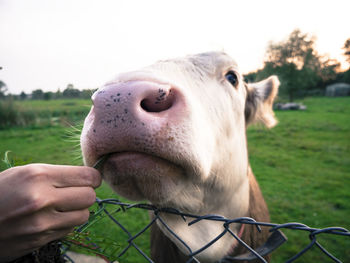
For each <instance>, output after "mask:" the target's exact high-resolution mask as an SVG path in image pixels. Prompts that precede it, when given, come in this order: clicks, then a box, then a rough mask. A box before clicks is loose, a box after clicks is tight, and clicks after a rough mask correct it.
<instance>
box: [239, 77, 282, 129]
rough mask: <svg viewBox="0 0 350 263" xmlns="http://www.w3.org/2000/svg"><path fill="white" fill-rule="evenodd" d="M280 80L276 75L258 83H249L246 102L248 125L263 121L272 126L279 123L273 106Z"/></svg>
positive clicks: (267, 125)
mask: <svg viewBox="0 0 350 263" xmlns="http://www.w3.org/2000/svg"><path fill="white" fill-rule="evenodd" d="M279 85H280V82H279V80H278V78H277V77H276V76H271V77H269V78H267V79H265V80H263V81H260V82H257V83H250V84H247V85H246V87H247V99H246V104H245V119H246V126H248V125H249V124H252V123H255V122H261V123H263V124H265V125H266V127H268V128H271V127H273V126H275V125H276V124H277V120H276V118H275V114H274V112H273V109H272V106H273V101H274V99H275V98H276V96H277V92H278V87H279Z"/></svg>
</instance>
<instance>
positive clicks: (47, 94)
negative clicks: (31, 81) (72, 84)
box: [43, 91, 53, 100]
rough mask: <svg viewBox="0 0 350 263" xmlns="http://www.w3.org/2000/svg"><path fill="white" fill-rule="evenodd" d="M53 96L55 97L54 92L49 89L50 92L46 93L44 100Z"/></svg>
mask: <svg viewBox="0 0 350 263" xmlns="http://www.w3.org/2000/svg"><path fill="white" fill-rule="evenodd" d="M52 97H53V92H51V91H48V92H45V93H44V96H43V99H44V100H51V99H52Z"/></svg>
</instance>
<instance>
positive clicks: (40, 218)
mask: <svg viewBox="0 0 350 263" xmlns="http://www.w3.org/2000/svg"><path fill="white" fill-rule="evenodd" d="M100 184H101V177H100V174H99V172H98V171H97V170H95V169H93V168H90V167H84V166H63V165H48V164H30V165H26V166H18V167H14V168H11V169H8V170H5V171H4V172H2V173H0V262H6V261H11V260H13V259H16V258H19V257H21V256H23V255H26V254H28V253H30V252H32V251H34V250H36V249H38V248H40V247H42V246H43V245H45V244H47V243H48V242H50V241H52V240H56V239H59V238H62V237H64V236H65V235H67V234H68V233H69V232H71V231H72V230H73V228H74V226H77V225H81V224H83V223H85V222H86V221H87V220H88V218H89V210H88V207H90V206H91V205H93V203H94V202H95V199H96V194H95V191H94V188H96V187H98V186H99V185H100Z"/></svg>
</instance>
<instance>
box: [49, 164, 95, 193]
mask: <svg viewBox="0 0 350 263" xmlns="http://www.w3.org/2000/svg"><path fill="white" fill-rule="evenodd" d="M47 169H48V170H49V171H48V175H49V178H50V180H51V181H52V183H53V185H54V186H55V187H57V188H62V187H72V186H91V187H93V188H97V187H99V186H100V185H101V175H100V173H99V171H97V170H96V169H94V168H91V167H87V166H66V165H47Z"/></svg>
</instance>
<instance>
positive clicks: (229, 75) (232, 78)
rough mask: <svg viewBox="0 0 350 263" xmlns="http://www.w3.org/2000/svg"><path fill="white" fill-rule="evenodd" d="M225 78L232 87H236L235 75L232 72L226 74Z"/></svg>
mask: <svg viewBox="0 0 350 263" xmlns="http://www.w3.org/2000/svg"><path fill="white" fill-rule="evenodd" d="M225 78H226V79H227V81H228V82H230V83H231V84H232V86H234V87H236V85H237V82H238V78H237V75H236V73H234V72H233V71H229V72H227V73H226V75H225Z"/></svg>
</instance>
